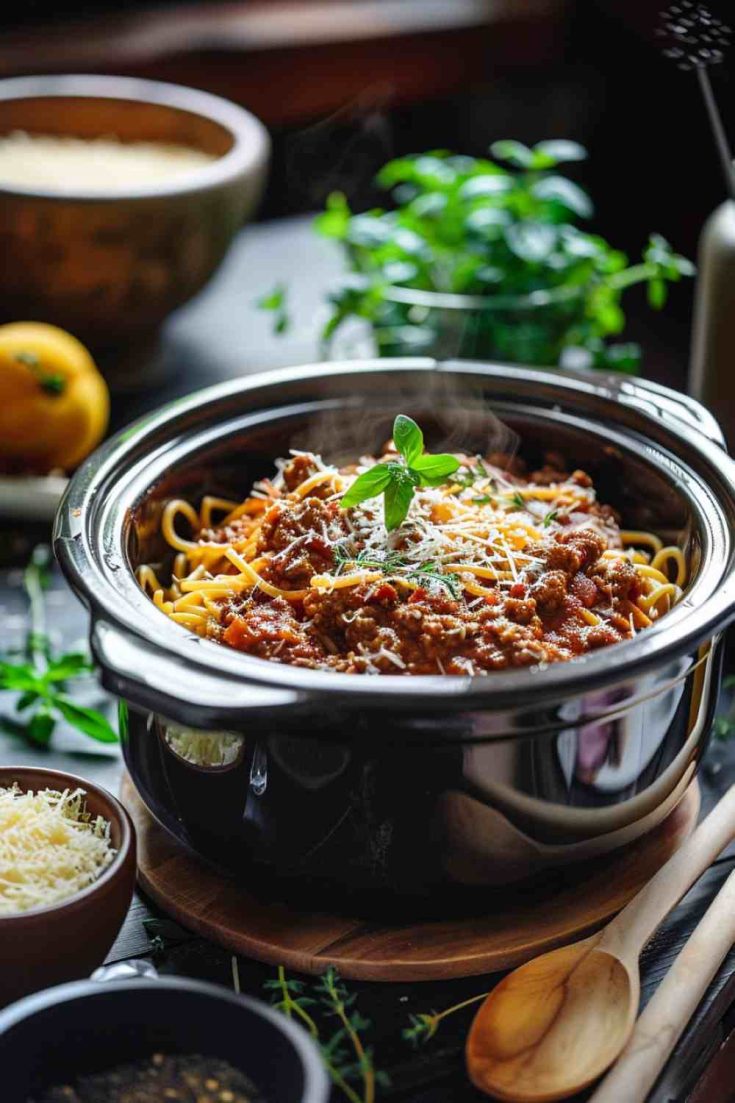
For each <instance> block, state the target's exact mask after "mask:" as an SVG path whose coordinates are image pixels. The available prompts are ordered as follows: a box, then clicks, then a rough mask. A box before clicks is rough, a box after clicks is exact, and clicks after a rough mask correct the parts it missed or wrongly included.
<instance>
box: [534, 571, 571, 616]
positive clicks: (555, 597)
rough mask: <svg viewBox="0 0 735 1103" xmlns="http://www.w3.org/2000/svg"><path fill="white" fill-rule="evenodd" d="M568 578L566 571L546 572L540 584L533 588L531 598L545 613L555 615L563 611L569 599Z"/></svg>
mask: <svg viewBox="0 0 735 1103" xmlns="http://www.w3.org/2000/svg"><path fill="white" fill-rule="evenodd" d="M567 580H568V576H567V575H566V574H565V572H564V571H558V570H556V571H546V572H545V573H544V574H542V575H541V578H540V579H539V580H538V582H534V584H533V586H532V587H531V596H532V597H533V598H535V600H536V605H537V606H538V608H539V609H540V610H541V611H542V612H544V613H554V612H556V610H557V609H561V607H562V605H563V604H564V602H565V601H566V597H567Z"/></svg>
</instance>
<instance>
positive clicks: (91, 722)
mask: <svg viewBox="0 0 735 1103" xmlns="http://www.w3.org/2000/svg"><path fill="white" fill-rule="evenodd" d="M52 701H53V704H54V706H55V707H56V708H57V709H58V710H59V712H60V713H61V715H62V716H63V717H64V719H65V720H66V721H67V723H69V724H71V725H72V727H74V728H76V729H77V730H78V731H80V732H84V734H85V735H88V736H90V738H92V739H96V740H97V742H98V743H117V742H118V736H117V732H116V731H115V729H114V728H113V727H112V726H111V724H110V723H109V721H108V720H107V719H106V717H104V716H103V715H102V713H100V712H97V711H96V710H95V709H89V708H84V707H82V705H76V704H75V703H74V702H73V701H70V700H69V698H68V697H63V696H62V695H61V694H56V695H55V696H54V697H53V698H52Z"/></svg>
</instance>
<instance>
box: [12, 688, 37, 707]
mask: <svg viewBox="0 0 735 1103" xmlns="http://www.w3.org/2000/svg"><path fill="white" fill-rule="evenodd" d="M38 700H39V695H38V694H37V693H36V691H35V690H33V689H29V690H26V692H25V693H22V694H21V696H20V697H19V698H18V700H17V702H16V705H15V711H16V712H25V710H26V709H29V708H30V707H31V705H35V703H36V701H38Z"/></svg>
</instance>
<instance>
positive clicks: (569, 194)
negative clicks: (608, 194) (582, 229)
mask: <svg viewBox="0 0 735 1103" xmlns="http://www.w3.org/2000/svg"><path fill="white" fill-rule="evenodd" d="M531 192H532V194H533V195H534V197H535V198H536V199H543V200H546V201H549V202H552V203H559V204H561V206H562V207H565V208H566V210H567V211H571V212H572V214H576V215H579V217H580V218H591V217H592V215H593V214H594V207H593V206H592V200H591V199H590V197H589V196H588V195H587V192H586V191H584V190H583V189H582V188H580V186H579V184H575V183H574V181H573V180H567V178H566V176H543V177H542V178H541V179H540V180H537V181H536V183H535V184H534V185H533V187H532V188H531Z"/></svg>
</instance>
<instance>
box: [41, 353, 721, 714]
mask: <svg viewBox="0 0 735 1103" xmlns="http://www.w3.org/2000/svg"><path fill="white" fill-rule="evenodd" d="M443 367H445V366H444V365H440V364H437V363H436V362H434V361H430V360H412V359H411V360H399V361H368V362H362V361H361V362H358V363H356V364H352V363H346V364H344V363H343V364H333V365H328V366H326V367H325V365H312V366H309V367H306V368H304V367H302V368H297V369H285V370H283V371H279V372H271V373H267V374H263V375H260V376H250V377H248V378H246V379H244V380H237V381H235V382H232V383H226V384H221V385H219V386H217V387H214V388H209V389H208V390H206V391H203V392H200V393H199V394H197V395H194V396H192V397H190V398H188V399H185V400H183V401H180V402H177V403H174V404H172V405H170V406H168V407H166V408H165V409H164V410H163V411H161V412H160V413H159V414H157V415H153V416H152V417H148V418H144V419H142V421H141V422H138V423H137V424H136V425H134V426H133V427H131V428H129V429H127V430H124V431H123V433H121V434H118V436H117V437H115V438H113V439H112V440H111V441H110V442H109V443H108V444H107V445H106V446H105V447H104V448H103V449H101V450H100V451H99V452H98V453H97V454H96V456H95V457H94V458H93V459H92V460H91V461H88V463H87V465H85V468H83V469H82V471H81V472H80V474H79V475H77V476H76V477H75V479H74V481H73V483H72V485H71V487H70V488H69V490H68V492H67V495H66V497H65V500H64V502H63V503H62V506H61V508H60V511H59V515H58V519H57V526H56V533H55V540H56V546H57V550H58V553H59V556H60V559H61V561H62V566H63V567H64V569H65V571H66V573H67V575H68V577H69V579H70V581H71V583H72V585H73V586H74V587H75V589H77V591H78V592H80V593H81V595H82V596H83V597H84V598H85V599H86V600H87V601H88V603H89V604H90V605H91V606H92V609H93V614H94V616H95V618H100V619H102V620H104V621H106V622H108V623H110V622H112V623H113V624H114V625H115V626H116V628H117V630H119V631H121V632H123V633H125V634H126V635H127V636H128V637H129V638H131V639H135V638H138V639H141V640H147V641H148V642H149V643H150V644H152V645H153V646H154V647H156V648H157V649H160V650H161V652H171V651H173V652H175V653H176V654H177V655H178V656H179V657H180V658H182V659H183V660H184V662H185V663H187V664H189V669H190V671H191V672H192V673H193V670H192V668H193V667H198V668H201V669H204V665H205V664H206V666H207V670H208V671H209V673H211V672H212V671H211V668H210V666H209V664H208V663H206V658H207V657H208V655H209V651H210V650H212V651H214V652H216V665H217V666H219V667H221V666H222V665H223V664H225V665H227V663H228V662H229V661H231V660H232V659H234V660H236V661H237V663H238V665H237V669H236V670H235V669H234V668H233V669H231V670H230V671H229V672H225V671H224V670H222V671H220V673H221V674H222V677H223V680H224V681H225V682H226V681H227V680H228V678H229V677H230V676H232V677H237V678H238V679H239V681H240V682H243V681H244V682H250V683H253V685H254V686H270V687H273V688H276V687H281V688H284V689H290V690H292V691H295V692H296V697H293V696H292V698H291V699H292V701H294V700H296V699H298V697H300V696H301V694H307V695H308V696H310V697H313V696H325V697H327V696H329V695H331V694H334V693H338V694H340V695H341V696H343V697H344V695H345V694H347V695H348V696H349V697H350V698H353V699H354V698H359V699H360V702H361V703H362V704H374V705H376V706H384V705H385V704H386V702H387V700H389V699H390V700H393V701H394V702H395V701H401V702H404V703H405V704H407V705H408V704H410V703H415V699H416V697H417V696H429V697H431V698H433V699H435V698H437V697H441V698H442V699H443V702H444V704H445V705H448V706H449V707H452V706H453V707H458V706H459V707H473V706H476V705H478V704H483V703H484V704H486V705H490V706H493V707H501V706H502V704H503V702H504V700H507V701H508V702H510V701H511V700H512V699H515V700H517V698H518V695H519V694H521V693H523V691H524V690H525V689H528V690H532V691H533V693H534V698H535V700H537V701H539V702H540V701H541V700H546V699H552V700H553V699H556V698H558V697H559V695H560V694H561V693H562V692H563V690H564V688H570V687H572V686H573V685H574V684H575V683H576V685H577V688H578V685H579V682H580V679H583V680H584V684H585V687H586V688H590V689H591V688H593V687H595V686H598V685H600V684H605V683H608V684H609V683H611V682H619V681H620V680H621V678H622V677H625V676H627V675H633V674H635V673H638V672H639V671H641V670H643V669H646V668H650V667H651V666H654V665H656V664H658V663H660V662H663V661H665V659H667V658H670V657H672V656H673V655H674V654H683V653H685V652H686V651H689V650H691V649H692V648H693V647H695V646H696V645H697V644H699V643H701V642H703V641H704V640H706V639H708V638H709V637H711V636H712V635H713V634H714V633H715V631H716V630H717V629H719V628H720V627H722V624H723V623H724V620H725V619H726V616H727V613H729V610H730V605H731V596H730V595H731V594H732V592H733V577H732V575H733V572H732V568H731V566H728V565H725V567H726V568H727V569H726V572H725V581H724V583H723V585H722V586H721V587H720V589H719V591H717V592H716V593H714V594H712V595H711V596H710V598H709V599H708V600H707V601H705V603H704V604H703V605H702V606H701V607H700V608H699V610H697V613H698V615H697V616H696V617H693V616H692V613H691V611H690V612H689V614H688V617H687V622H688V624H689V627H688V629H687V630H685V631H683V632H679V633H678V634H677V636H676V638H671V636H672V633H671V632H670V631H669V630H668V627H669V626H667V625H666V624H665V622H662V625H661V631H660V632H659V633H657V632H656V631H655V630H651V631H650V632H649V633H646V634H645V636H642V637H638V639H637V640H634V641H631V642H630V643H626V644H623V645H620V649H619V648H616V649H615V651H616V653H617V654H616V657H618V658H619V659H620V660H621V662H619V663H611V662H610V654H611V653H610V652H608V653H607V654H605V653H604V652H598V653H597V654H596V655H595V654H593V655H590V656H585V657H584V658H582V659H578V660H575V661H573V662H572V663H564V664H557V665H556V666H554V667H552V668H549V669H547V670H545V671H544V672H543V678H544V680H543V683H542V682H540V680H539V674H540V673H541V672H539V671H536V670H533V669H532V670H530V671H529V670H522V671H512V672H510V673H509V674H507V675H500V674H498V675H495V676H493V677H492V679H488V678H487V677H484V676H483V677H477V678H475V679H470V678H467V679H465V678H452V679H447V678H444V677H442V676H441V675H423V676H420V677H416V678H413V679H407V678H405V677H401V676H390V675H388V676H381V678H379V679H370V680H369V684H366V680H365V679H364V678H363V677H362V676H349V675H343V674H331V675H330V674H328V673H325V672H322V671H301V670H298V668H289V667H285V666H280V665H279V664H273V663H268V662H267V661H265V660H258V659H253V658H251V657H249V656H242V655H237V654H236V653H232V655H231V656H230V655H229V653H225V654H223V652H224V649H222V648H220V647H219V646H218V645H217V644H214V643H211V642H209V641H201V640H198V639H196V640H193V641H192V639H190V638H189V637H188V636H186V635H185V634H184V633H182V632H180V631H178V630H176V627H175V626H174V625H168V624H166V623H165V622H164V621H163V618H160V619H159V618H157V620H156V622H155V627H156V631H155V636H154V637H153V636H151V635H150V634H149V633H148V632H145V631H142V630H141V627H140V625H138V624H131V623H130V619H129V614H130V610H129V609H127V608H121V606H122V605H125V604H126V603H124V602H121V600H120V595H119V594H118V593H117V592H116V591H115V589H114V587H113V586H112V585H111V584H110V579H109V578H106V577H105V575H104V572H100V571H98V570H95V569H93V565H95V552H94V549H93V548H92V547H91V545H90V543H89V539H88V537H89V534H88V532H87V531H86V527H85V524H84V519H85V509H86V508H87V507H88V506H89V505H90V504H91V501H92V500H93V499H94V496H95V493H96V491H97V490H98V489H99V488H100V487H101V486H102V485H103V483H104V481H105V478H106V477H109V475H110V474H111V472H112V471H113V469H114V467H115V464H116V463H118V464H119V462H120V460H121V458H124V457H125V455H129V454H130V453H131V452H132V450H133V448H134V444H135V442H136V441H137V440H142V439H144V438H145V437H147V436H148V437H150V436H151V435H152V434H153V433H154V432H155V431H156V430H159V429H161V428H166V427H167V426H168V427H169V428H170V427H171V423H173V422H176V421H177V419H179V418H182V417H186V416H187V415H188V414H190V413H191V412H192V411H196V410H202V409H204V408H207V407H210V406H211V405H212V404H213V403H215V404H216V402H217V401H219V400H220V399H223V398H226V397H228V396H231V395H233V394H237V393H239V392H241V391H253V390H257V389H258V388H265V389H266V390H270V391H273V390H274V389H275V390H276V391H277V389H278V387H279V385H282V384H283V383H286V382H289V383H292V382H301V381H303V380H304V379H309V378H313V377H314V376H315V375H318V376H319V377H320V378H321V377H323V376H324V375H325V374H327V375H343V374H344V373H346V372H347V373H349V374H356V373H366V372H376V371H377V372H397V371H401V370H410V371H417V372H421V371H425V370H427V369H429V370H437V369H439V370H441V369H442V368H443ZM466 368H467V369H469V370H470V371H475V372H478V373H480V374H483V372H484V374H485V375H487V374H492V375H497V374H498V373H499V371H502V372H503V373H504V374H510V375H513V376H515V377H519V378H523V379H524V380H525V381H526V382H528V381H529V380H530V381H531V382H535V381H536V380H538V381H539V382H540V383H543V384H544V386H547V387H548V385H549V383H550V382H552V383H553V384H555V385H556V386H557V387H558V386H559V385H560V384H562V385H563V386H564V387H565V388H566V387H570V388H571V389H572V390H578V389H582V390H585V391H587V392H588V393H590V392H591V391H592V392H594V391H597V392H599V391H600V389H602V388H608V390H607V391H606V393H607V395H608V397H612V398H618V394H617V393H614V392H617V391H619V390H620V383H619V380H617V379H614V380H610V379H609V378H607V377H603V378H602V380H601V381H600V382H596V383H594V384H593V382H592V381H588V380H587V379H583V380H581V379H580V378H579V377H577V376H571V377H570V376H569V375H568V373H553V375H552V374H551V373H547V372H541V371H536V370H533V369H518V368H506V367H505V366H502V365H476V364H469V365H464V364H462V363H453V364H449V365H446V370H449V371H464V370H465V369H466ZM488 368H490V369H491V371H490V372H488ZM636 387H637V389H638V390H639V391H640V390H641V389H642V388H643V389H645V390H646V391H647V390H649V389H650V390H652V391H655V392H658V393H659V394H661V396H662V397H663V398H666V399H667V400H668V399H669V398H670V393H669V392H666V391H665V389H662V388H655V387H651V388H649V387H648V385H647V384H645V385H641V384H636ZM633 394H635V391H634V392H633ZM671 397H676V396H671ZM620 400H621V401H623V400H622V399H620ZM684 429H685V433H684V432H683V431H682V429H680V430H679V435H680V436H681V439H682V441H683V442H686V444H687V446H688V447H689V448H690V449H691V448H692V447H694V449H695V451H697V452H698V453H699V454H700V455H701V456H703V457H704V458H705V459H706V460H707V461H708V462H709V463H710V465H711V466H714V467H715V469H717V470H718V471H720V473H721V474H722V475H723V477H724V478H725V479H726V480H727V481H728V483H729V485H730V486H732V485H733V484H734V483H735V465H733V463H732V461H731V460H730V459H729V458H728V457H727V456H726V455H725V454H724V453H723V452H722V450H721V448H720V446H719V445H718V444H716V443H713V442H712V441H711V440H710V439H708V438H707V437H706V436H705V435H704V434H703V433H701V432H700V431H698V430H696V429H694V428H693V426H692V425H691V424H689V425H685V426H684ZM693 434H694V435H693ZM121 449H122V456H121V455H119V453H120V451H121ZM712 497H713V500H714V495H713V496H712ZM720 512H721V511H720ZM81 544H85V545H86V546H85V547H81V546H80V545H81ZM100 583H102V587H100ZM103 591H105V592H104V593H103ZM105 599H106V600H105ZM723 607H724V608H723ZM151 611H153V610H151ZM126 613H127V616H126ZM705 614H706V615H705ZM672 616H673V614H672ZM671 623H673V622H670V624H671ZM165 628H167V629H172V630H173V631H174V632H175V636H176V638H175V640H174V637H173V635H172V634H171V633H166V632H165V631H164V629H165ZM166 635H167V636H168V637H169V639H170V644H169V642H168V640H166V642H165V644H164V642H163V637H164V636H166ZM646 637H648V638H647V639H646ZM667 637H668V638H667ZM192 642H194V643H196V644H197V647H196V648H194V647H192V646H191V645H192ZM637 645H638V646H637ZM622 648H625V655H624V656H623V655H622V653H621V649H622ZM634 648H635V650H636V654H635V655H634V654H633V653H632V652H633V649H634ZM225 656H226V657H225ZM212 658H213V661H214V659H215V657H214V656H212ZM202 659H204V660H205V661H204V662H202ZM621 672H622V673H621ZM501 682H502V684H501ZM488 683H490V684H488ZM542 686H543V689H542V688H541V687H542ZM537 695H538V696H537Z"/></svg>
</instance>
